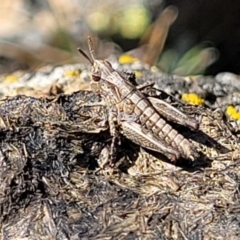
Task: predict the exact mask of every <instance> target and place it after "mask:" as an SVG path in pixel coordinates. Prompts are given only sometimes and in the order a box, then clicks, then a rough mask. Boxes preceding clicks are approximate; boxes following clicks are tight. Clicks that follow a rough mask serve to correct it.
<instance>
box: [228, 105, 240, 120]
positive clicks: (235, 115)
mask: <svg viewBox="0 0 240 240" xmlns="http://www.w3.org/2000/svg"><path fill="white" fill-rule="evenodd" d="M226 114H227V115H228V116H229V117H230V118H232V119H233V120H240V112H239V111H238V110H237V109H236V108H235V107H234V106H231V105H230V106H228V107H227V109H226Z"/></svg>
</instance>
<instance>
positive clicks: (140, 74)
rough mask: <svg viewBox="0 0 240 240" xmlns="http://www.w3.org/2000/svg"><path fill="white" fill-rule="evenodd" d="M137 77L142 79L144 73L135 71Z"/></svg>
mask: <svg viewBox="0 0 240 240" xmlns="http://www.w3.org/2000/svg"><path fill="white" fill-rule="evenodd" d="M134 74H135V77H142V75H143V74H142V72H141V71H134Z"/></svg>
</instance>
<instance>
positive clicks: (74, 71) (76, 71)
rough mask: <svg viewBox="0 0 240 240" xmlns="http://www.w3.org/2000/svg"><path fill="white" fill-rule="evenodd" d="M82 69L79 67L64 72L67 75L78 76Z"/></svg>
mask: <svg viewBox="0 0 240 240" xmlns="http://www.w3.org/2000/svg"><path fill="white" fill-rule="evenodd" d="M80 73H81V71H80V70H79V69H75V70H68V71H65V72H64V76H65V77H78V76H79V74H80Z"/></svg>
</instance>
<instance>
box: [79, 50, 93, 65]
mask: <svg viewBox="0 0 240 240" xmlns="http://www.w3.org/2000/svg"><path fill="white" fill-rule="evenodd" d="M78 51H79V52H80V54H82V55H83V56H84V57H85V58H86V59H87V60H88V61H89V62H90V63H91V65H93V60H92V59H91V58H90V57H89V56H88V55H87V54H86V53H85V52H84V51H83V50H82V49H81V48H78Z"/></svg>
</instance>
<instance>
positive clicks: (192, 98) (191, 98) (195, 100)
mask: <svg viewBox="0 0 240 240" xmlns="http://www.w3.org/2000/svg"><path fill="white" fill-rule="evenodd" d="M182 100H183V101H184V102H187V103H190V104H192V105H203V104H204V99H203V98H201V97H200V96H199V95H197V94H196V93H184V94H183V95H182Z"/></svg>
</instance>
